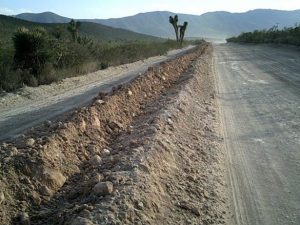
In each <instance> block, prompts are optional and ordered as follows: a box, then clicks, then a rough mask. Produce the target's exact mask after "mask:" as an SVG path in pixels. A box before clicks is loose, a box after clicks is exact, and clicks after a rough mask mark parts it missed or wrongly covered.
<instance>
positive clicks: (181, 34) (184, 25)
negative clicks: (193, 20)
mask: <svg viewBox="0 0 300 225" xmlns="http://www.w3.org/2000/svg"><path fill="white" fill-rule="evenodd" d="M187 26H188V22H184V23H183V25H182V26H179V27H180V44H181V45H182V42H183V39H184V36H185V31H186V29H187Z"/></svg>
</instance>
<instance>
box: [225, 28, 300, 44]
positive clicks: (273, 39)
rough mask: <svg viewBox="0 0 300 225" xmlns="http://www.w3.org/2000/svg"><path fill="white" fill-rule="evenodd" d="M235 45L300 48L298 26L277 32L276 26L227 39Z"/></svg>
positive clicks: (299, 30)
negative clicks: (251, 44) (261, 44)
mask: <svg viewBox="0 0 300 225" xmlns="http://www.w3.org/2000/svg"><path fill="white" fill-rule="evenodd" d="M227 42H237V43H274V44H290V45H296V46H300V25H299V24H298V25H295V26H294V27H289V28H283V29H281V30H279V29H278V28H277V27H276V26H275V27H272V28H270V29H269V30H255V31H253V32H247V33H242V34H240V35H239V36H237V37H231V38H228V39H227Z"/></svg>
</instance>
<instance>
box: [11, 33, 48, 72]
mask: <svg viewBox="0 0 300 225" xmlns="http://www.w3.org/2000/svg"><path fill="white" fill-rule="evenodd" d="M13 42H14V47H15V55H14V66H15V68H17V69H25V70H26V69H27V70H30V72H31V73H32V74H34V75H36V74H38V73H40V71H41V70H42V68H43V66H44V64H45V63H46V61H47V60H49V58H50V53H49V50H48V49H49V48H48V46H47V37H46V31H45V30H44V29H42V28H37V29H34V30H33V31H29V30H28V29H26V28H21V29H19V30H18V31H17V32H16V33H15V34H14V36H13Z"/></svg>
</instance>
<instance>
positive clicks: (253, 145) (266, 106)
mask: <svg viewBox="0 0 300 225" xmlns="http://www.w3.org/2000/svg"><path fill="white" fill-rule="evenodd" d="M299 53H300V52H299V51H297V50H292V49H289V48H282V47H270V46H263V45H262V46H259V45H258V46H254V45H248V46H247V45H244V46H243V45H236V44H218V45H215V53H214V54H215V59H216V60H215V69H216V74H217V80H218V89H219V90H218V92H219V93H218V97H219V99H220V101H219V102H220V105H221V114H222V115H223V118H222V119H223V127H224V133H225V145H226V149H227V152H228V162H229V168H230V174H229V177H230V180H231V185H232V190H233V191H232V192H233V197H234V198H233V199H234V200H233V203H234V208H235V213H236V222H237V224H239V225H240V224H243V225H244V224H247V225H283V224H285V225H289V224H300V54H299Z"/></svg>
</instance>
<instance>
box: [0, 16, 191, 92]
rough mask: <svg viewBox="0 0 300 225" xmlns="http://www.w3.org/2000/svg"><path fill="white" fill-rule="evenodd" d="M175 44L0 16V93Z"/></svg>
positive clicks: (87, 27) (82, 25) (93, 26)
mask: <svg viewBox="0 0 300 225" xmlns="http://www.w3.org/2000/svg"><path fill="white" fill-rule="evenodd" d="M186 44H187V43H186ZM178 47H179V45H178V43H177V42H176V41H171V40H164V39H160V38H155V37H151V36H146V35H142V34H137V33H134V32H130V31H126V30H122V29H113V28H110V27H106V26H102V25H99V24H93V23H86V22H82V23H78V22H76V21H74V20H72V21H70V22H69V23H68V24H40V23H33V22H27V21H23V20H19V19H15V18H12V17H7V16H0V91H3V90H4V91H14V90H16V89H18V88H20V87H22V86H24V85H28V86H38V85H41V84H50V83H51V82H55V81H59V80H61V79H63V78H66V77H71V76H77V75H80V74H85V73H89V72H93V71H96V70H99V69H105V68H107V67H108V66H115V65H120V64H124V63H130V62H133V61H137V60H141V59H144V58H147V57H150V56H154V55H161V54H165V53H166V52H167V51H168V50H171V49H174V48H178Z"/></svg>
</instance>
